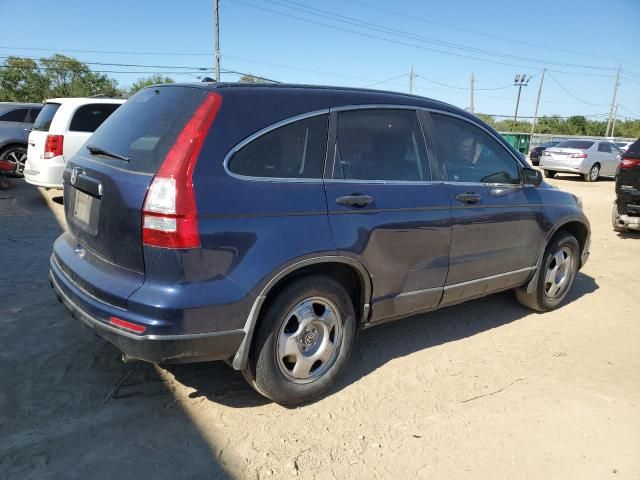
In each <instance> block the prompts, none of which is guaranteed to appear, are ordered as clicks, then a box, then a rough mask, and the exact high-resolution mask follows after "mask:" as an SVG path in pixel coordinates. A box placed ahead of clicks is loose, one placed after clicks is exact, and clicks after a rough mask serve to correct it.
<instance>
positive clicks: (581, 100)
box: [547, 70, 607, 108]
mask: <svg viewBox="0 0 640 480" xmlns="http://www.w3.org/2000/svg"><path fill="white" fill-rule="evenodd" d="M547 73H548V74H549V78H551V80H553V81H554V82H555V83H556V84H557V85H558V86H559V87H560V88H561V89H562V90H564V91H565V92H566V93H567V95H569V96H570V97H573V98H575V99H576V100H578V101H580V102H582V103H584V104H586V105H591V106H592V107H604V108H606V107H607V105H599V104H597V103H591V102H587V101H586V100H584V99H582V98H580V97H576V96H575V95H574V94H573V93H571V92H570V91H569V90H568V89H567V88H566V87H565V86H564V85H562V84H561V83H560V82H559V81H558V80H557V79H556V77H554V76H553V75H551V73H550V72H549V71H548V70H547Z"/></svg>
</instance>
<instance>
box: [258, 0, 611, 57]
mask: <svg viewBox="0 0 640 480" xmlns="http://www.w3.org/2000/svg"><path fill="white" fill-rule="evenodd" d="M263 1H265V2H267V3H271V4H275V5H278V6H281V7H284V8H289V9H292V10H296V11H301V12H303V13H305V14H307V15H314V16H318V17H323V18H328V19H330V20H333V21H338V22H343V23H347V24H349V25H354V26H357V27H359V28H367V29H370V30H374V31H377V32H381V33H385V34H391V35H396V36H400V37H404V38H409V39H411V40H418V41H422V42H426V43H431V44H436V45H440V46H445V47H448V48H454V49H459V50H463V51H468V52H473V53H480V54H482V55H490V56H496V57H500V58H506V59H512V60H521V61H528V62H536V63H544V64H547V65H559V66H567V67H573V68H589V69H601V70H613V68H611V67H600V66H594V65H580V64H571V63H565V62H554V61H549V60H540V59H535V58H529V57H522V56H518V55H510V54H505V53H501V52H495V51H490V50H485V49H480V48H475V47H469V46H467V45H463V44H459V43H453V42H447V41H443V40H439V39H435V38H432V37H426V36H423V35H418V34H414V33H411V32H407V31H404V30H398V29H395V28H389V27H386V26H384V25H380V24H376V23H372V22H367V21H364V20H360V19H357V18H353V17H348V16H346V15H340V14H336V13H333V12H330V11H327V10H322V9H319V8H314V7H309V6H307V5H303V4H300V3H298V2H295V1H292V0H263ZM283 2H285V3H283ZM439 52H440V53H443V51H439ZM446 53H448V54H451V55H453V53H452V52H446Z"/></svg>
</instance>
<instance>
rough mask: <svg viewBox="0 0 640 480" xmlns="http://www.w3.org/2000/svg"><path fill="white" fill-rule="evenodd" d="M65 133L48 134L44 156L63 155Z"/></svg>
mask: <svg viewBox="0 0 640 480" xmlns="http://www.w3.org/2000/svg"><path fill="white" fill-rule="evenodd" d="M63 143H64V135H47V139H46V140H45V142H44V158H53V157H57V156H59V155H62V145H63Z"/></svg>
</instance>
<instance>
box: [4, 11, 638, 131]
mask: <svg viewBox="0 0 640 480" xmlns="http://www.w3.org/2000/svg"><path fill="white" fill-rule="evenodd" d="M0 18H2V19H5V20H6V19H14V20H17V21H3V22H2V24H3V25H2V28H1V29H0V61H2V60H4V58H2V57H4V56H6V55H21V56H29V57H36V58H38V57H41V56H49V55H51V54H53V53H63V54H67V55H70V56H74V57H76V58H78V59H79V60H81V61H85V62H91V63H92V64H91V65H90V66H91V68H92V69H94V70H102V71H109V72H110V73H108V74H109V75H110V76H112V77H113V78H115V79H116V80H117V81H118V83H119V84H120V85H122V86H128V85H130V84H131V83H133V82H134V81H135V80H136V79H138V78H140V77H145V76H149V75H150V74H152V73H154V72H161V73H163V74H165V75H168V76H170V77H172V78H173V79H175V80H177V81H198V77H202V76H203V75H208V76H212V77H213V76H214V74H213V70H212V68H213V66H214V20H213V18H214V16H213V0H183V1H181V2H178V1H175V0H173V1H166V0H155V1H149V0H137V1H133V0H130V1H119V0H111V1H109V2H91V1H86V0H84V1H76V0H67V1H65V0H59V1H57V2H52V1H51V0H47V1H43V0H31V1H28V2H25V1H24V0H21V1H15V0H0ZM20 19H22V21H20ZM25 23H26V24H27V25H25ZM638 24H640V0H609V1H608V2H602V1H596V0H536V1H529V2H516V1H503V0H497V1H490V0H485V1H477V0H475V1H474V0H449V1H445V2H443V1H442V0H436V1H428V0H422V1H420V0H396V1H394V2H389V1H384V2H383V1H381V0H323V1H315V2H314V1H310V0H220V49H221V64H222V69H223V71H225V72H229V71H234V72H246V73H251V74H254V75H259V76H262V77H266V78H269V79H273V80H276V81H281V82H291V83H307V84H323V85H342V86H354V87H365V86H366V87H371V88H379V89H386V90H394V91H400V92H408V91H409V71H410V68H411V67H412V66H413V72H414V74H415V76H414V77H413V93H414V94H417V95H423V96H427V97H431V98H435V99H438V100H442V101H445V102H449V103H452V104H454V105H457V106H459V107H462V108H468V107H469V105H470V88H469V87H470V83H471V75H472V74H473V75H474V78H475V83H474V85H475V102H474V103H475V111H476V112H482V113H488V114H493V115H505V116H512V115H513V113H514V109H515V104H516V94H517V89H516V87H514V86H513V80H514V77H515V75H516V74H526V75H527V76H529V75H531V80H530V82H529V84H528V86H526V87H524V88H523V89H522V96H521V101H520V108H519V116H532V115H533V112H534V108H535V102H536V96H537V93H538V88H539V85H540V79H541V71H542V69H543V68H544V67H546V68H547V72H546V75H545V78H544V84H543V88H542V95H541V101H540V109H539V115H552V114H557V115H561V116H569V115H586V116H590V117H591V118H594V119H598V118H600V119H603V118H606V115H607V114H608V112H609V108H610V105H611V100H612V95H613V89H614V84H615V75H616V68H617V67H618V65H620V64H621V65H622V73H621V82H620V87H619V89H618V99H617V100H618V102H619V109H618V114H619V115H620V116H621V118H625V117H629V118H640V36H639V35H638V30H637V25H638ZM109 52H111V53H109ZM99 64H121V65H99ZM122 64H126V65H140V66H139V67H134V66H124V65H122ZM175 67H186V68H175ZM202 69H204V70H202ZM111 72H112V73H111ZM125 72H126V73H125ZM237 79H238V74H236V73H223V74H222V80H225V81H235V80H237Z"/></svg>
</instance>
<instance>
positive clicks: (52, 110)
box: [33, 103, 60, 132]
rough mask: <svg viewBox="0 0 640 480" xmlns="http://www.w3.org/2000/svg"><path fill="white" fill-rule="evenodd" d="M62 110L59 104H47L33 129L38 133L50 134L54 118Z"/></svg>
mask: <svg viewBox="0 0 640 480" xmlns="http://www.w3.org/2000/svg"><path fill="white" fill-rule="evenodd" d="M59 108H60V104H59V103H47V104H45V106H44V107H43V108H42V110H40V113H39V114H38V116H37V117H36V121H35V122H34V123H33V129H34V130H36V131H38V132H48V131H49V127H50V126H51V122H52V121H53V117H54V116H55V114H56V112H57V111H58V109H59Z"/></svg>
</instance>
